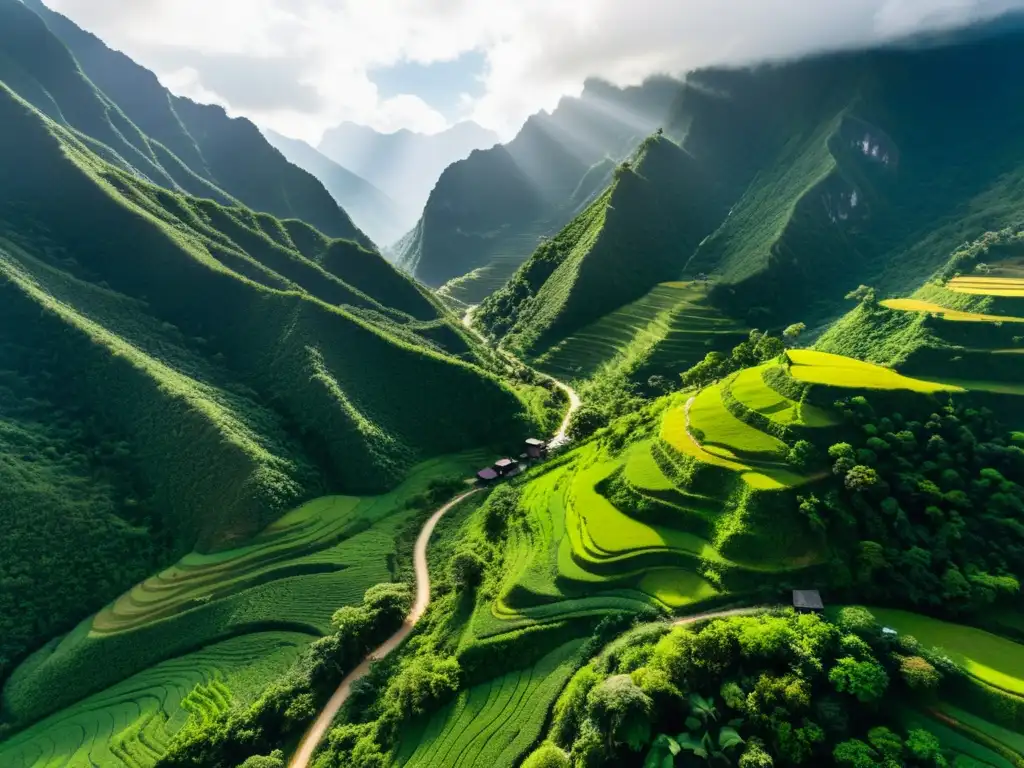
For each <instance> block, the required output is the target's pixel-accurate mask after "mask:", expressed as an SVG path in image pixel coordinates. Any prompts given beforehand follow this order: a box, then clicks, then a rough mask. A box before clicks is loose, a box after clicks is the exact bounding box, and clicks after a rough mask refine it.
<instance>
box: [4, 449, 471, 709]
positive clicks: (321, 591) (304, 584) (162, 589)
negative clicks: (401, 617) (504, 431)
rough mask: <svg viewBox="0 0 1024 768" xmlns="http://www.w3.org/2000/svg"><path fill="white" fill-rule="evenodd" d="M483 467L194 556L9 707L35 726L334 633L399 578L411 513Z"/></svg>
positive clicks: (14, 679) (21, 676)
mask: <svg viewBox="0 0 1024 768" xmlns="http://www.w3.org/2000/svg"><path fill="white" fill-rule="evenodd" d="M482 460H483V454H481V453H479V452H471V453H467V454H460V455H458V456H452V457H445V458H442V459H435V460H432V461H430V462H427V463H425V464H423V465H421V466H420V467H418V468H417V469H416V471H414V473H413V474H412V475H411V476H410V477H409V478H408V479H407V480H406V482H405V483H403V484H402V485H401V486H399V487H398V488H397V489H396V490H394V491H392V492H390V493H388V494H384V495H381V496H375V497H363V498H345V497H329V498H325V499H321V500H318V501H316V502H311V503H310V504H307V505H304V506H303V507H301V508H299V509H297V510H295V511H293V512H291V513H289V514H288V515H286V516H285V517H283V518H281V519H280V520H279V521H277V522H276V523H274V524H273V525H271V526H270V527H269V528H268V529H267V530H266V531H265V532H264V533H263V534H262V535H260V536H259V537H258V538H257V539H255V540H254V542H253V543H252V544H250V545H248V546H245V547H241V548H237V549H234V550H229V551H225V552H221V553H218V554H216V555H213V556H203V555H198V554H192V555H189V556H187V557H186V558H184V559H183V560H182V561H181V562H179V563H178V564H177V565H175V566H174V567H172V568H171V569H168V570H167V571H164V572H162V573H161V574H158V575H157V576H155V577H153V578H151V579H148V580H147V581H146V582H143V583H142V584H140V585H137V586H136V587H135V588H133V589H132V590H131V591H130V592H129V593H127V594H126V595H123V596H122V597H121V598H119V599H118V600H116V601H115V602H114V603H113V604H111V605H110V606H108V607H107V608H105V609H104V610H103V611H101V612H100V613H99V614H97V615H96V616H95V617H93V618H92V619H91V620H87V621H86V622H83V623H82V624H81V625H79V627H77V628H76V629H75V630H74V631H72V632H71V633H69V634H68V635H67V636H66V637H65V638H63V639H62V640H61V641H60V642H59V643H58V644H57V645H56V647H54V648H48V649H45V650H44V651H41V652H39V653H38V654H36V655H35V656H33V657H30V658H29V659H28V660H27V661H26V662H25V663H24V664H22V665H21V666H20V667H18V668H17V669H16V670H15V671H14V673H13V675H12V676H11V678H10V679H9V680H8V682H7V685H6V687H5V689H4V697H5V704H6V706H7V707H8V708H9V710H10V711H11V712H12V714H13V715H15V716H16V717H22V718H26V719H31V718H34V717H36V716H38V713H43V714H45V713H48V712H51V711H53V708H54V707H57V706H70V705H72V704H74V703H75V702H76V701H78V700H80V699H81V698H82V697H84V696H86V695H88V694H91V693H93V692H95V691H98V690H103V689H105V688H108V687H110V686H112V685H115V684H117V683H118V682H119V681H121V680H124V679H126V678H128V677H130V676H132V675H136V674H139V673H141V672H143V671H144V670H146V669H147V668H150V667H152V666H153V665H156V664H159V663H160V662H162V661H164V660H165V659H167V658H170V657H174V656H177V655H181V654H185V653H187V652H189V651H191V650H192V649H195V648H199V647H204V646H206V645H209V644H210V643H213V642H216V641H218V640H221V639H223V638H225V637H229V636H233V635H237V634H239V633H249V632H254V631H259V630H262V629H266V628H268V627H274V628H284V627H287V628H295V629H297V630H299V631H303V632H309V633H310V634H321V633H324V632H326V631H328V630H329V628H330V619H331V616H332V614H333V613H334V611H335V610H337V609H338V608H340V607H341V606H344V605H352V604H356V603H358V602H359V601H360V600H361V599H362V596H363V594H364V592H365V591H366V590H367V589H368V588H369V587H371V586H373V585H374V584H377V583H380V582H384V581H390V580H391V579H392V574H391V571H390V568H389V556H390V555H392V553H393V552H394V549H395V539H396V536H397V534H398V531H399V529H400V528H401V526H402V525H404V524H405V522H406V521H407V520H408V518H409V516H410V515H412V514H413V512H412V511H411V510H410V509H408V508H406V507H405V504H406V502H407V501H408V500H409V499H410V498H412V497H413V496H414V495H415V494H417V493H419V492H421V491H423V490H424V489H425V488H426V486H427V484H428V483H429V482H430V480H432V479H434V478H436V477H439V476H446V475H451V474H457V475H462V476H467V475H469V474H471V472H472V471H473V470H475V469H476V468H478V466H479V464H480V462H481V461H482ZM100 660H102V662H101V661H100ZM54 692H56V693H54Z"/></svg>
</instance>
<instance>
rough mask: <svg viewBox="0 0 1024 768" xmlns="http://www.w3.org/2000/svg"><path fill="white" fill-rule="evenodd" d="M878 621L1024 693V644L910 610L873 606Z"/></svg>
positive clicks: (998, 684)
mask: <svg viewBox="0 0 1024 768" xmlns="http://www.w3.org/2000/svg"><path fill="white" fill-rule="evenodd" d="M871 612H872V613H873V614H875V618H877V619H878V621H880V622H882V623H883V624H886V625H888V626H891V627H893V628H894V629H896V630H897V631H898V632H901V633H903V634H907V635H913V636H914V637H916V638H917V639H918V640H919V641H920V642H922V643H923V644H924V645H930V646H937V647H939V648H942V649H943V650H945V651H946V652H947V653H948V654H949V655H950V657H951V658H952V659H953V660H954V661H956V662H958V663H959V664H961V665H962V666H963V667H964V669H966V670H967V672H968V674H970V675H973V676H974V677H976V678H978V679H979V680H981V681H982V682H985V683H988V684H989V685H991V686H993V687H994V688H1000V689H1002V690H1004V691H1008V692H1010V693H1013V694H1017V695H1018V696H1022V695H1024V645H1021V644H1019V643H1015V642H1013V641H1012V640H1007V639H1006V638H1004V637H999V636H998V635H993V634H991V633H990V632H985V631H984V630H981V629H975V628H974V627H967V626H964V625H962V624H953V623H951V622H947V621H940V620H939V619H933V618H931V617H930V616H923V615H921V614H918V613H910V612H909V611H899V610H895V609H890V608H872V609H871Z"/></svg>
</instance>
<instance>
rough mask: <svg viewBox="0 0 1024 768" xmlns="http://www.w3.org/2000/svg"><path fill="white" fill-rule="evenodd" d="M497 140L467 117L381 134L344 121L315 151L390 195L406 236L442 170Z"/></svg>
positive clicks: (399, 227)
mask: <svg viewBox="0 0 1024 768" xmlns="http://www.w3.org/2000/svg"><path fill="white" fill-rule="evenodd" d="M497 143H498V136H497V134H495V133H494V132H492V131H489V130H487V129H485V128H482V127H480V126H479V125H477V124H476V123H474V122H472V121H469V120H467V121H463V122H460V123H456V124H455V125H453V126H451V127H450V128H448V129H446V130H444V131H441V132H440V133H436V134H422V133H415V132H413V131H410V130H407V129H402V130H399V131H395V132H394V133H379V132H378V131H375V130H374V129H372V128H370V127H368V126H365V125H357V124H356V123H342V124H341V125H338V126H336V127H334V128H331V129H328V130H327V131H326V132H325V133H324V135H323V138H322V139H321V141H320V143H319V144H318V145H317V149H318V150H319V151H320V152H321V153H322V154H324V155H326V156H327V157H329V158H330V159H331V160H333V161H334V162H336V163H338V164H339V165H341V166H343V167H344V168H347V169H348V170H349V171H352V172H353V173H355V174H357V175H359V176H361V177H363V178H364V179H366V180H367V181H369V182H370V183H372V184H373V185H374V186H376V187H378V188H379V189H381V190H383V191H384V192H385V193H386V194H387V195H388V196H389V197H390V198H391V199H393V200H394V201H395V202H396V204H397V206H398V210H399V213H400V216H399V217H398V219H397V228H398V229H400V230H401V234H405V233H406V232H408V231H409V230H410V229H412V227H413V225H414V224H415V222H416V220H417V219H418V218H419V216H420V214H421V213H422V212H423V206H424V204H425V203H426V200H427V196H428V195H429V194H430V191H431V190H432V189H433V188H434V184H435V183H436V182H437V180H438V177H440V175H441V172H442V171H444V169H445V168H447V167H448V166H449V165H451V164H452V163H454V162H457V161H459V160H462V159H464V158H466V157H468V156H469V155H470V153H472V152H473V151H474V150H476V149H484V148H487V147H492V146H494V145H495V144H497ZM395 239H396V240H397V238H395ZM393 242H394V240H389V241H383V242H382V245H391V244H392V243H393Z"/></svg>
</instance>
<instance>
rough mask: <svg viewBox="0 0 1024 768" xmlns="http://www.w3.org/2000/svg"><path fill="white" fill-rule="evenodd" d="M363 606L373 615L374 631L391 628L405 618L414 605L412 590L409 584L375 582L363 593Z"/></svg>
mask: <svg viewBox="0 0 1024 768" xmlns="http://www.w3.org/2000/svg"><path fill="white" fill-rule="evenodd" d="M363 606H364V607H365V608H366V610H367V611H369V612H370V615H371V616H372V617H373V626H374V631H378V630H380V629H382V628H386V629H390V628H391V627H392V626H394V625H395V624H399V623H401V622H402V621H404V620H405V615H406V614H407V613H408V612H409V608H411V607H412V592H411V590H410V589H409V585H408V584H393V583H384V584H375V585H374V586H372V587H370V588H369V589H368V590H366V594H365V595H363Z"/></svg>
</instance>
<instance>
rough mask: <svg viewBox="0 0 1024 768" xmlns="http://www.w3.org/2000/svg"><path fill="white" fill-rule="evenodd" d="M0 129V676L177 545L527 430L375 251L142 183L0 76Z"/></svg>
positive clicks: (509, 393) (252, 525) (443, 320)
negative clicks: (1, 532) (1, 485)
mask: <svg viewBox="0 0 1024 768" xmlns="http://www.w3.org/2000/svg"><path fill="white" fill-rule="evenodd" d="M0 119H2V121H3V124H4V132H3V137H2V140H0V141H2V146H0V178H2V182H0V222H2V225H0V292H2V293H3V301H2V302H0V304H2V309H0V312H2V314H3V315H4V322H3V323H0V349H2V350H3V353H2V358H0V360H2V365H0V370H2V372H3V387H4V391H5V392H7V393H9V394H10V396H11V397H10V398H9V399H6V400H5V401H6V402H8V403H10V405H9V406H5V407H4V410H3V412H2V423H3V429H2V434H3V438H2V439H3V445H4V450H3V451H2V455H3V462H2V470H0V471H2V472H3V474H4V478H5V487H6V488H7V489H9V493H7V494H5V497H4V502H3V515H4V524H5V526H6V529H7V530H8V535H6V536H5V537H4V550H5V554H4V557H3V562H4V573H3V577H2V578H3V582H4V584H5V585H9V588H8V587H5V589H4V590H3V598H2V599H3V600H4V604H5V606H6V608H7V610H5V611H4V629H3V632H2V633H0V636H2V637H3V646H2V649H0V658H2V665H0V673H2V674H6V673H7V672H9V671H10V667H11V665H12V663H14V662H15V661H17V660H18V659H20V658H21V657H23V656H24V654H25V653H26V652H27V651H28V650H30V649H31V648H34V647H37V646H38V645H39V644H40V643H41V642H43V641H44V640H45V639H47V638H49V637H52V636H53V635H54V634H56V633H58V632H61V631H66V630H67V629H69V628H70V627H71V626H73V624H74V623H75V622H76V621H78V620H79V619H81V618H83V617H84V616H86V615H88V614H89V613H91V612H92V611H94V610H96V609H98V608H100V607H101V606H102V605H103V604H104V603H105V602H107V601H108V600H110V599H112V598H113V597H114V596H116V594H118V593H119V592H120V591H122V590H124V589H126V588H127V587H128V586H130V585H131V584H132V583H133V582H136V581H140V580H141V579H142V578H144V577H145V576H146V575H147V574H148V573H151V572H153V571H154V570H156V568H157V567H159V566H161V565H164V564H166V563H167V562H168V561H169V559H173V558H174V557H176V556H179V555H181V554H183V553H184V552H187V551H189V550H190V549H191V548H192V547H193V546H195V547H198V549H199V550H200V551H202V552H213V551H217V550H218V549H220V548H223V547H225V546H229V545H232V544H233V543H237V542H239V541H243V540H245V539H246V538H248V537H251V536H252V535H254V534H255V533H257V532H258V531H259V530H261V529H262V528H263V527H264V526H265V525H266V524H267V523H269V522H270V521H272V520H273V519H275V518H276V517H277V516H279V515H280V514H282V513H283V512H284V511H285V510H287V509H289V508H290V507H292V506H294V505H295V504H297V503H298V502H300V501H302V500H304V499H307V498H310V497H311V496H314V495H318V494H322V493H323V492H325V491H345V492H350V493H351V492H354V493H367V492H370V493H372V492H379V491H382V490H384V489H386V488H389V487H391V486H393V485H395V484H396V483H397V482H398V481H399V480H400V479H401V478H402V477H403V476H404V475H405V473H406V472H407V471H408V470H409V468H410V467H411V466H412V465H413V464H414V463H416V462H418V461H422V460H423V459H425V458H428V457H430V456H435V455H439V454H442V453H447V452H451V451H454V450H461V449H464V448H465V447H466V446H473V445H484V444H489V443H491V442H493V441H496V440H497V441H499V442H513V443H514V441H515V440H516V439H517V438H519V437H520V436H523V435H525V433H526V432H527V430H528V429H530V427H529V420H528V417H527V415H526V413H527V411H526V407H525V406H524V405H523V404H522V403H521V402H520V400H519V399H518V396H517V394H516V393H515V392H514V391H513V390H512V389H510V388H509V387H508V386H507V385H505V384H503V383H502V382H501V381H500V380H499V379H498V378H497V376H495V375H494V374H493V373H489V372H486V371H485V370H484V368H482V367H481V365H489V364H490V363H489V361H490V359H491V356H490V353H485V352H484V351H483V350H481V349H480V347H479V345H478V343H477V342H475V341H473V340H472V339H471V338H470V337H468V336H467V335H466V334H465V333H464V332H463V331H462V329H461V326H460V325H459V323H458V320H457V319H456V318H455V317H453V316H450V315H447V314H446V313H445V311H444V310H443V309H442V308H441V306H440V305H439V304H438V303H437V302H436V300H435V299H433V298H432V297H431V296H430V295H429V294H428V293H427V292H425V291H424V289H422V288H420V287H419V286H418V285H416V284H415V283H414V282H412V281H411V280H410V279H409V278H407V277H405V276H404V275H402V274H401V273H399V272H397V271H396V270H395V269H394V268H393V267H391V266H390V265H388V264H387V263H386V262H384V260H383V259H382V258H381V257H380V256H379V254H377V253H376V252H371V251H366V250H365V249H363V248H361V247H360V246H359V245H357V244H355V243H353V242H350V241H335V240H330V239H328V238H326V237H324V236H323V235H321V234H320V233H319V232H317V231H316V230H314V229H312V228H310V227H308V226H307V225H305V224H303V223H301V222H298V221H284V222H282V221H279V220H277V219H274V218H273V217H271V216H269V215H266V214H255V213H253V212H251V211H249V210H247V209H244V208H228V207H224V206H221V205H220V204H218V203H215V202H213V201H211V200H201V199H196V198H191V197H186V196H183V195H181V194H176V193H173V192H169V191H167V190H165V189H162V188H161V187H157V186H153V185H151V184H149V183H147V182H145V181H142V180H140V179H139V178H137V177H136V176H134V175H131V174H129V173H127V172H126V171H124V170H122V169H119V168H117V167H115V166H113V165H111V164H109V163H107V162H105V161H104V160H102V159H101V158H100V157H99V156H98V155H97V154H95V153H93V152H92V151H90V146H91V144H89V143H88V142H87V141H86V140H84V139H82V138H80V136H79V134H76V133H74V132H72V131H71V130H69V129H68V128H65V127H62V126H61V125H59V124H58V123H56V122H53V121H51V120H50V119H48V118H46V117H44V116H43V115H42V114H41V113H39V112H38V111H36V110H35V109H33V108H32V107H31V106H30V105H29V104H27V103H26V102H25V101H23V100H22V99H21V98H19V97H18V96H17V95H15V94H14V93H13V92H12V91H11V90H9V89H8V88H6V87H5V86H2V85H0ZM26 169H31V173H26V172H25V171H26ZM523 391H524V392H525V390H523ZM481 412H485V413H487V414H488V417H487V418H486V419H480V418H479V417H478V414H479V413H481ZM83 536H84V537H86V538H85V539H84V540H83ZM84 541H88V542H92V545H91V546H85V545H83V544H84ZM104 553H107V554H106V555H105V554H104ZM121 553H128V554H121ZM53 562H61V567H60V568H54V567H52V565H51V564H52V563H53ZM65 582H66V583H67V586H66V587H61V586H60V584H62V583H65Z"/></svg>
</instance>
